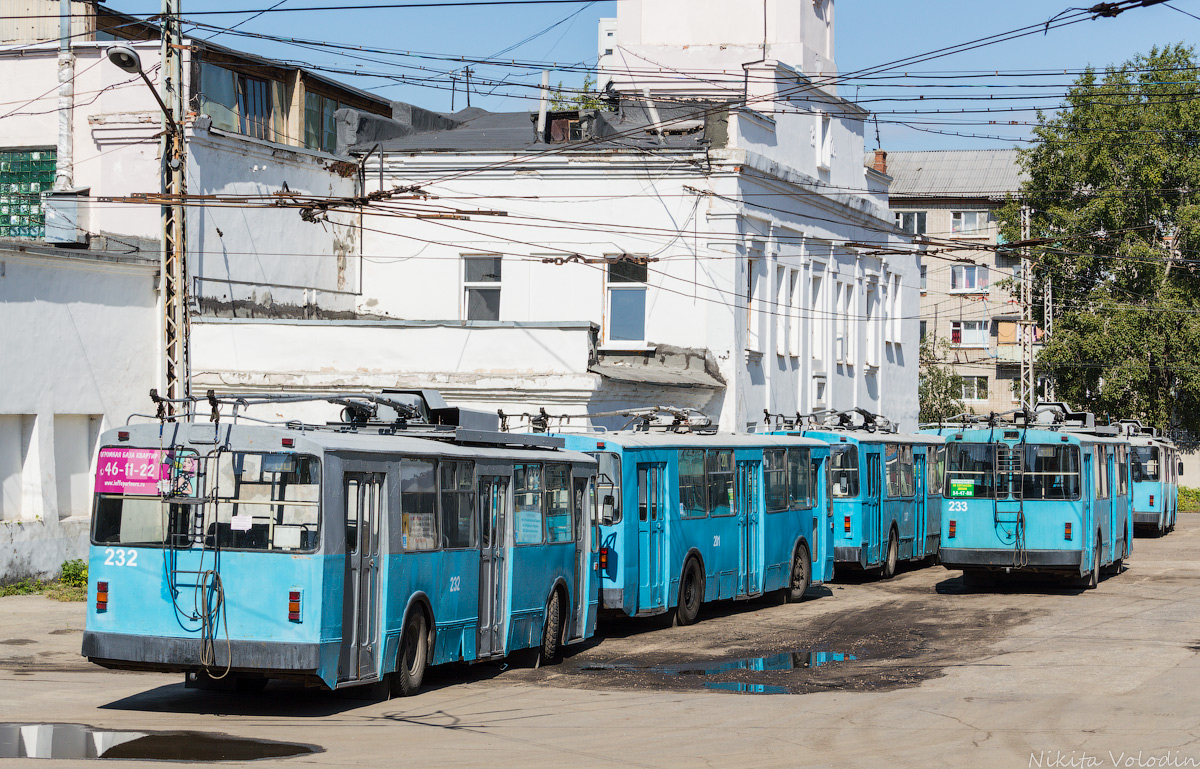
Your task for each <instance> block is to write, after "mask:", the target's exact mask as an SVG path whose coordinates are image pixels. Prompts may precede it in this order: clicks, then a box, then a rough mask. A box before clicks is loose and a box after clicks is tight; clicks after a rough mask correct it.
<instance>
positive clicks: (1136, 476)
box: [1133, 446, 1159, 483]
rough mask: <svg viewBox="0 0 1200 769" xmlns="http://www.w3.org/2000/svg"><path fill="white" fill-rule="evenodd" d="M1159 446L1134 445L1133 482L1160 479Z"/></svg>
mask: <svg viewBox="0 0 1200 769" xmlns="http://www.w3.org/2000/svg"><path fill="white" fill-rule="evenodd" d="M1158 465H1159V461H1158V447H1157V446H1134V447H1133V482H1134V483H1141V482H1142V481H1157V480H1158Z"/></svg>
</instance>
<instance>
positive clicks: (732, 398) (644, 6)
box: [194, 0, 918, 430]
mask: <svg viewBox="0 0 1200 769" xmlns="http://www.w3.org/2000/svg"><path fill="white" fill-rule="evenodd" d="M766 8H767V16H766V27H765V37H764V26H763V18H762V17H759V18H758V20H757V22H756V23H754V24H750V23H749V22H747V21H746V20H745V19H743V18H741V17H740V16H739V13H740V10H739V9H738V8H733V7H732V4H729V3H722V2H718V1H717V0H709V1H707V2H699V3H698V2H695V1H694V0H693V1H692V2H686V3H685V2H683V1H682V0H678V1H675V0H658V1H657V2H655V3H643V2H638V0H628V1H627V2H622V3H620V4H619V5H618V11H619V14H620V15H619V16H618V18H617V20H616V23H615V25H614V24H613V23H612V20H602V21H601V24H600V32H599V40H600V45H601V50H600V53H601V55H602V57H603V58H602V62H615V63H614V64H613V65H612V66H611V68H610V67H609V65H608V64H607V63H606V64H605V65H604V66H605V71H604V73H602V74H604V77H603V78H602V82H606V81H607V80H610V79H611V81H612V83H613V85H612V88H611V89H610V90H609V91H608V92H607V93H606V96H607V97H608V101H609V104H610V106H611V108H612V109H611V110H609V109H602V110H571V111H565V112H551V113H549V114H548V115H547V116H546V120H545V127H544V130H542V132H541V133H540V134H539V131H538V122H539V118H538V115H537V114H530V113H528V112H519V113H486V112H483V111H481V110H478V109H474V110H464V111H462V112H459V113H456V114H454V115H449V116H447V115H433V114H432V113H424V112H422V111H421V110H418V109H416V108H412V109H410V110H408V111H407V112H406V113H403V114H401V113H400V111H399V110H398V111H397V116H398V117H399V119H398V120H395V121H387V120H373V119H371V118H369V117H363V116H359V115H355V114H354V113H352V112H351V113H344V114H341V119H342V120H343V122H344V126H343V128H344V129H345V130H346V131H347V134H346V137H347V141H348V142H350V143H355V142H356V143H357V144H356V146H355V151H356V152H357V153H359V154H361V155H363V156H364V162H365V174H364V178H365V179H366V180H367V181H366V183H367V189H366V190H365V191H366V192H368V193H369V192H375V191H379V190H380V189H382V190H384V191H386V190H391V189H393V188H401V189H402V190H403V192H402V193H401V194H398V195H397V196H396V197H395V198H394V199H393V200H391V201H389V202H385V203H381V204H379V205H375V206H371V207H368V209H367V210H366V212H365V214H364V217H363V234H362V249H363V268H362V269H363V272H362V281H363V292H362V295H361V296H360V297H358V305H357V307H358V310H359V314H360V316H365V315H367V314H370V315H372V316H381V317H382V318H384V319H382V320H381V319H377V318H365V317H360V318H359V319H357V320H354V321H346V322H344V323H339V324H332V323H329V322H327V321H323V320H309V321H305V320H301V319H289V320H286V321H281V320H270V321H260V320H257V319H242V318H238V319H219V320H211V321H210V320H204V321H203V322H200V323H197V324H195V325H194V330H195V331H194V333H195V334H196V335H197V339H198V340H200V339H203V340H204V342H205V343H204V344H203V345H200V346H199V349H203V350H205V351H207V352H206V353H205V355H206V356H207V355H212V356H219V357H204V358H203V360H200V359H199V358H198V359H197V370H198V372H200V371H202V372H203V373H198V379H197V382H198V386H203V387H207V386H210V385H212V386H220V385H228V384H230V383H231V382H236V383H237V384H239V385H243V386H246V387H250V388H253V389H258V388H261V387H264V386H278V387H285V388H288V389H293V388H308V389H313V390H323V389H328V388H331V387H337V388H348V387H361V386H369V387H377V386H397V385H400V386H434V387H437V388H438V389H440V390H442V392H443V393H444V394H445V396H446V397H447V399H448V400H450V401H451V402H454V403H458V404H462V405H466V406H473V407H478V408H492V409H494V408H501V409H503V410H504V411H505V412H506V413H507V414H523V413H524V414H529V413H537V412H538V410H539V409H541V408H545V409H546V411H547V412H548V413H549V414H551V415H582V414H596V413H602V412H609V411H614V410H620V409H628V408H635V407H641V406H647V405H652V404H670V405H675V406H688V407H693V408H697V409H700V410H702V411H705V412H706V413H708V414H710V415H711V416H713V417H714V418H717V419H718V420H719V422H720V424H721V426H722V427H723V428H724V429H734V430H747V429H754V428H755V427H756V426H761V425H762V423H763V420H764V412H770V413H772V414H785V415H788V416H794V415H795V414H797V413H812V412H814V411H817V410H820V409H849V408H854V407H861V408H865V409H867V410H869V411H872V412H876V413H882V414H885V415H887V416H888V417H890V418H892V419H894V420H897V421H898V422H899V423H900V424H901V425H902V426H903V427H905V428H915V426H916V415H917V402H916V377H917V357H918V350H917V347H918V338H917V335H918V330H917V324H916V321H915V317H916V315H917V313H918V293H917V291H918V289H917V286H918V271H917V269H918V268H917V258H916V256H915V255H912V254H911V253H910V252H911V249H910V248H909V247H908V246H907V241H906V240H905V238H904V236H903V235H902V234H901V233H900V232H899V231H898V230H896V229H895V228H894V226H893V224H892V215H891V214H890V212H889V211H888V208H887V188H888V183H889V178H888V177H887V176H886V175H885V174H883V173H881V172H879V171H877V170H875V169H874V168H872V167H870V166H868V165H866V164H864V144H863V120H864V118H865V116H866V114H867V113H866V112H865V111H864V110H862V109H860V108H859V107H857V106H856V105H854V104H852V103H850V102H848V101H846V100H844V99H841V98H839V97H838V96H837V95H836V94H835V92H834V88H833V87H831V86H828V85H827V84H826V83H825V82H824V80H823V79H822V78H821V77H818V75H822V76H829V75H832V74H834V73H835V70H834V64H833V56H832V39H833V38H832V3H831V2H829V0H822V2H817V3H801V4H794V3H782V2H780V3H774V2H768V3H767V5H766ZM666 19H671V20H672V23H671V24H667V23H664V21H665V20H666ZM609 32H612V36H611V37H610V36H609V34H608V33H609ZM764 43H765V50H764ZM608 51H611V53H609V52H608ZM635 59H636V61H641V62H642V65H641V66H640V68H639V67H635V66H634V64H633V62H634V61H635ZM814 68H815V69H816V71H815V72H814V71H813V69H814ZM651 70H653V71H651ZM662 73H670V76H669V77H664V76H662ZM720 73H725V74H724V75H721V74H720ZM726 75H727V76H726ZM647 94H648V96H647ZM381 157H382V175H383V178H382V184H381V183H380V181H379V172H380V164H381V161H380V158H381ZM414 190H415V192H413V191H414ZM413 195H419V196H427V197H422V198H421V199H420V200H410V199H408V198H411V197H413ZM472 212H490V213H472ZM421 213H424V214H426V215H429V214H435V213H442V214H445V215H453V216H455V217H458V218H452V219H447V218H417V215H418V214H421ZM497 213H502V214H504V215H503V216H500V215H495V214H497ZM251 359H253V361H254V363H253V364H252V365H249V366H247V365H244V364H240V363H239V362H240V361H247V360H251ZM593 421H594V422H597V423H600V424H604V425H607V426H613V425H619V424H622V423H623V422H624V421H625V420H623V419H619V418H607V419H596V420H593ZM578 422H579V420H576V423H577V424H578Z"/></svg>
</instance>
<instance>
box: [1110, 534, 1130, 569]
mask: <svg viewBox="0 0 1200 769" xmlns="http://www.w3.org/2000/svg"><path fill="white" fill-rule="evenodd" d="M1123 536H1124V539H1122V540H1121V556H1120V557H1119V558H1117V559H1116V560H1115V561H1113V562H1112V563H1111V564H1109V566H1108V573H1109V574H1120V573H1121V566H1123V565H1124V564H1125V559H1126V558H1128V557H1129V527H1128V526H1126V527H1125V534H1124V535H1123Z"/></svg>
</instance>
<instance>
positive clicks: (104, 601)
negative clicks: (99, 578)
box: [96, 582, 108, 611]
mask: <svg viewBox="0 0 1200 769" xmlns="http://www.w3.org/2000/svg"><path fill="white" fill-rule="evenodd" d="M96 611H108V583H107V582H97V583H96Z"/></svg>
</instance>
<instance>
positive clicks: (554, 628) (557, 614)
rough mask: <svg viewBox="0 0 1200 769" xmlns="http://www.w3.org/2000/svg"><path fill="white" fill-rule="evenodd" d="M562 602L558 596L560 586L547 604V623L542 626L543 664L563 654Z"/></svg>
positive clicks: (555, 659) (554, 660)
mask: <svg viewBox="0 0 1200 769" xmlns="http://www.w3.org/2000/svg"><path fill="white" fill-rule="evenodd" d="M561 607H562V603H561V602H560V601H559V598H558V588H555V589H554V593H552V594H551V596H550V603H548V604H546V625H545V627H543V628H542V659H541V662H542V663H543V664H548V663H551V662H556V661H557V660H558V657H559V655H560V654H562V608H561Z"/></svg>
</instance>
